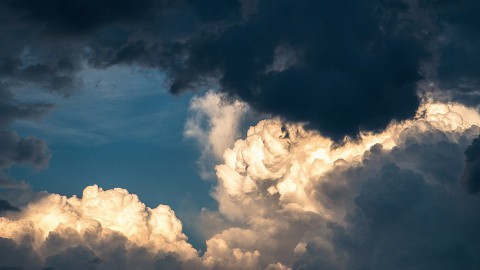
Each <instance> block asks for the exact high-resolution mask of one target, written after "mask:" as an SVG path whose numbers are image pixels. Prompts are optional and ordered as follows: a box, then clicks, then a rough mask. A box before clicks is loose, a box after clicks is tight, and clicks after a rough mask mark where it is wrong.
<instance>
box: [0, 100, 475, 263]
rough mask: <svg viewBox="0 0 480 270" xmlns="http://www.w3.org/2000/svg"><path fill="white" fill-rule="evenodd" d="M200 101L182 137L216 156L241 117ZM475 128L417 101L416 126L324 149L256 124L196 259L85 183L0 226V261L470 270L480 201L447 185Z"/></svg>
mask: <svg viewBox="0 0 480 270" xmlns="http://www.w3.org/2000/svg"><path fill="white" fill-rule="evenodd" d="M206 97H208V98H206ZM206 97H204V98H200V99H199V100H197V101H195V102H197V103H195V102H194V103H192V107H195V108H199V111H198V113H200V115H199V116H198V117H200V118H199V119H200V122H201V121H211V122H208V123H209V125H208V126H207V128H204V127H199V128H198V129H196V128H195V127H194V124H190V125H193V126H190V128H187V130H190V131H191V132H192V133H191V134H192V136H194V137H195V138H201V140H203V141H204V142H205V143H206V144H208V145H209V148H206V149H208V150H205V151H207V153H208V154H211V155H214V156H215V155H218V154H219V153H220V150H219V149H221V148H225V147H228V144H229V142H226V141H225V140H224V136H235V135H234V134H236V133H235V129H227V130H226V131H223V130H221V126H222V125H223V123H225V121H226V122H228V121H231V122H229V123H238V117H240V114H238V113H236V112H235V109H234V107H231V106H232V105H220V107H222V106H223V107H222V108H223V109H218V108H219V107H218V106H219V103H218V102H221V98H219V97H218V96H216V95H215V94H208V95H207V96H206ZM193 104H196V105H193ZM212 104H213V105H212ZM209 105H212V106H211V107H210V106H209ZM224 106H230V107H229V109H225V107H224ZM242 108H243V107H242ZM209 109H211V111H209V112H208V113H207V112H206V111H208V110H209ZM222 110H223V111H226V112H228V113H221V112H220V111H222ZM212 119H216V120H215V121H213V120H212ZM226 119H227V120H226ZM192 121H194V120H192ZM194 122H196V123H198V121H194ZM479 124H480V115H479V114H478V112H477V111H475V110H472V109H468V108H466V107H463V106H461V105H459V104H454V103H449V104H440V103H432V102H427V103H425V104H423V105H422V106H421V108H420V110H419V112H418V114H417V117H416V118H415V119H412V120H408V121H405V122H401V123H392V124H391V125H390V126H388V128H387V129H386V130H385V131H383V132H380V133H375V134H374V133H365V134H361V135H360V138H361V139H360V140H357V141H354V140H350V139H347V140H346V141H345V143H344V144H343V145H335V144H334V142H332V141H331V140H330V139H328V138H325V137H323V136H321V134H319V133H317V132H314V131H307V130H305V129H304V128H303V126H302V125H301V124H284V123H282V122H281V121H280V120H278V119H270V120H264V121H261V122H260V123H258V124H257V125H256V126H253V127H251V128H250V129H249V131H248V134H247V136H246V138H245V139H242V140H237V141H236V142H235V143H234V144H233V146H232V147H231V148H229V149H227V150H225V151H224V153H223V163H222V164H220V165H218V166H217V167H216V173H217V178H218V184H217V186H216V187H215V190H214V191H213V196H214V197H215V198H216V199H217V201H218V205H219V209H218V213H215V212H212V211H205V212H206V213H207V214H209V215H210V216H212V217H214V218H210V219H205V220H207V221H208V220H211V221H212V220H214V221H215V222H220V221H221V222H220V223H221V224H220V225H219V224H208V223H206V224H205V223H202V226H209V227H210V230H208V231H209V234H210V235H212V236H211V237H210V238H209V239H208V240H207V241H206V244H207V250H206V251H205V253H204V254H203V255H200V254H199V252H198V251H197V250H195V249H194V248H193V247H192V246H191V245H190V244H189V243H188V239H187V238H186V236H185V235H184V234H183V232H182V224H181V222H180V221H179V220H178V219H177V218H176V217H175V214H174V213H173V211H172V210H171V209H170V208H169V207H168V206H165V205H160V206H158V207H157V208H154V209H151V208H148V207H146V206H145V205H144V204H143V203H141V202H140V201H139V200H138V198H137V196H136V195H133V194H129V193H128V192H127V191H126V190H124V189H113V190H106V191H104V190H102V189H100V188H98V187H97V186H91V187H87V188H86V189H85V191H84V194H83V196H82V198H77V197H75V196H74V197H71V198H67V197H65V196H60V195H56V194H47V195H45V194H44V195H42V196H40V197H35V198H36V199H32V201H31V202H30V203H29V204H28V205H27V206H25V207H23V208H22V211H21V212H19V213H10V214H9V215H8V216H6V217H2V218H0V236H1V237H4V239H3V240H1V238H0V240H1V241H0V251H2V250H5V252H7V250H8V252H10V253H8V254H12V255H11V256H13V257H15V255H14V253H21V255H17V256H16V257H15V258H17V260H16V261H15V260H13V261H12V257H11V256H10V255H9V256H8V257H2V258H1V259H0V265H2V266H3V265H6V266H14V264H15V263H18V262H21V263H22V264H23V265H24V266H25V267H27V268H29V267H33V268H34V266H38V265H39V264H41V265H44V266H53V265H55V266H58V267H61V266H62V265H66V264H68V263H71V264H70V265H72V267H71V268H72V269H73V268H74V267H73V266H75V267H77V268H80V269H82V267H86V266H88V267H90V268H97V269H112V268H119V267H120V266H122V267H124V269H155V268H158V267H160V269H232V270H236V269H268V270H272V269H279V270H280V269H281V270H287V269H323V268H327V269H352V267H358V268H360V269H362V267H363V268H364V269H372V270H374V269H405V268H409V269H478V267H479V266H480V261H478V259H476V257H477V256H476V254H478V252H480V244H479V243H478V241H475V239H479V237H480V232H479V231H478V226H480V211H478V210H477V209H478V203H480V198H479V197H478V196H471V195H469V194H466V192H465V191H464V190H462V188H461V186H460V185H459V183H458V179H459V177H460V176H461V174H462V171H463V167H464V165H465V164H464V161H463V158H464V155H463V151H464V149H465V148H466V147H467V145H469V144H470V142H471V140H472V139H473V138H475V137H477V136H478V133H479V132H480V128H479V127H478V125H479ZM187 126H188V125H187ZM228 127H231V125H229V126H228ZM217 139H218V141H216V140H217ZM199 140H200V139H199ZM214 145H215V147H214ZM217 147H218V148H217ZM208 151H210V152H208ZM217 158H218V156H217ZM222 219H223V220H222ZM212 222H213V221H212ZM12 252H13V253H12ZM37 268H38V267H37Z"/></svg>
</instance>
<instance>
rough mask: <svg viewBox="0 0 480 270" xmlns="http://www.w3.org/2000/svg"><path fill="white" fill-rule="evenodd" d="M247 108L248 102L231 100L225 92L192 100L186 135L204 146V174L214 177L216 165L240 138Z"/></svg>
mask: <svg viewBox="0 0 480 270" xmlns="http://www.w3.org/2000/svg"><path fill="white" fill-rule="evenodd" d="M247 109H248V107H247V105H246V104H245V103H243V102H240V101H237V100H235V101H229V100H228V99H227V98H226V96H225V95H222V94H220V93H214V92H207V93H206V94H205V95H204V96H200V97H198V96H195V97H193V98H192V100H191V101H190V108H189V110H190V112H191V116H190V117H189V118H188V119H187V121H186V123H185V130H184V136H185V137H186V138H190V139H194V140H195V141H196V142H197V144H198V145H199V147H200V148H201V149H202V153H201V156H200V159H199V161H198V164H199V167H200V174H201V176H202V178H211V171H212V170H213V165H214V164H216V163H217V162H219V161H220V160H221V158H222V155H223V152H224V151H225V150H226V149H227V148H229V147H232V146H233V143H234V142H235V141H236V140H237V139H239V138H240V125H241V121H242V119H243V117H244V115H245V114H246V112H247ZM212 164H213V165H212Z"/></svg>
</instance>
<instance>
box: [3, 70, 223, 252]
mask: <svg viewBox="0 0 480 270" xmlns="http://www.w3.org/2000/svg"><path fill="white" fill-rule="evenodd" d="M80 76H81V78H82V87H81V89H79V90H78V92H77V93H75V94H74V95H73V96H71V97H69V98H59V97H58V96H57V95H53V94H48V93H47V94H43V95H35V96H34V99H32V97H30V95H29V91H30V90H29V89H26V88H25V89H20V90H19V91H18V94H17V97H18V99H20V100H28V101H54V102H55V108H54V109H53V110H52V111H51V112H50V113H49V114H48V115H47V116H46V117H45V118H43V119H41V120H40V121H35V122H32V121H17V122H16V123H15V124H14V126H13V127H14V129H15V130H16V131H17V132H18V133H19V134H20V135H22V136H30V135H34V136H38V137H40V138H42V139H44V140H45V141H46V142H47V143H48V145H49V148H50V149H51V151H52V158H51V160H50V163H49V166H48V168H43V169H33V168H31V167H28V166H21V165H19V166H14V167H13V168H11V169H10V170H9V171H8V172H9V174H10V175H11V176H12V177H13V178H14V179H24V180H27V182H28V183H29V184H30V185H31V186H32V187H33V189H34V190H37V191H41V190H48V191H49V192H54V193H58V194H64V195H68V196H71V195H73V194H76V195H77V196H80V195H81V193H82V191H83V189H84V188H85V187H86V186H88V185H93V184H97V185H99V186H100V187H102V188H104V189H110V188H115V187H122V188H125V189H127V190H129V191H130V192H132V193H134V194H137V195H138V196H139V197H140V199H141V200H142V201H143V202H144V203H145V204H147V205H148V206H150V207H156V206H157V205H158V204H166V205H169V206H171V207H172V209H173V210H175V211H176V214H177V215H178V216H179V217H187V216H191V215H196V214H198V213H199V212H200V210H201V208H202V207H209V208H215V201H214V200H213V199H212V198H211V196H210V194H209V191H210V188H211V186H212V185H213V182H211V181H205V180H202V179H200V177H199V175H198V167H197V165H196V160H197V159H198V158H199V155H200V152H199V150H198V148H197V147H196V145H195V143H194V142H192V141H191V140H188V139H185V138H184V136H183V130H184V123H185V120H186V118H187V117H188V107H189V101H190V99H191V97H192V96H193V95H194V94H192V93H185V94H183V95H180V96H173V95H171V94H170V93H168V91H167V90H166V89H165V86H164V76H163V75H162V73H160V72H158V71H155V70H150V69H142V68H130V67H121V66H120V67H112V68H109V69H104V70H96V69H86V70H84V71H82V74H80ZM189 225H190V223H189V224H185V229H186V233H187V234H189V235H190V237H191V238H192V240H193V241H195V240H198V241H197V244H199V245H204V243H203V241H202V240H199V239H198V238H199V237H200V236H198V235H195V233H194V231H193V230H192V229H191V228H189V227H190V226H189ZM192 225H193V224H192Z"/></svg>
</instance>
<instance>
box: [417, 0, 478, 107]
mask: <svg viewBox="0 0 480 270" xmlns="http://www.w3.org/2000/svg"><path fill="white" fill-rule="evenodd" d="M425 6H426V7H427V8H433V10H435V14H436V18H435V20H436V23H437V25H438V28H439V29H438V31H439V35H438V37H437V40H436V43H437V46H438V49H439V57H440V61H439V64H438V67H437V71H438V74H437V75H438V79H439V81H440V84H441V86H442V87H443V88H445V89H447V90H451V89H454V98H456V99H459V100H461V101H463V102H465V103H467V104H478V102H479V101H480V98H479V93H478V91H479V90H480V80H479V76H480V69H479V68H478V66H479V64H480V48H479V47H478V46H477V44H479V42H480V32H479V31H478V29H479V28H480V17H479V16H478V14H479V13H480V5H479V4H478V1H475V0H460V1H448V0H438V1H426V4H425ZM472 95H473V97H472Z"/></svg>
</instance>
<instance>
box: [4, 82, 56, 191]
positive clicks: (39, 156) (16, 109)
mask: <svg viewBox="0 0 480 270" xmlns="http://www.w3.org/2000/svg"><path fill="white" fill-rule="evenodd" d="M52 107H53V106H52V104H48V103H38V102H19V101H17V100H16V99H15V97H14V96H13V94H12V93H11V91H10V89H9V87H8V86H6V85H2V83H1V82H0V188H14V187H20V188H22V186H24V185H25V184H24V183H18V182H15V181H13V180H11V179H9V178H8V177H7V176H6V175H5V173H4V170H5V169H7V168H10V167H11V166H13V165H15V164H24V165H31V166H34V167H36V168H45V167H46V166H48V162H49V160H50V157H51V153H50V150H49V149H48V146H47V144H46V143H45V142H44V141H42V140H40V139H39V138H37V137H34V136H29V137H21V136H20V135H18V134H17V133H16V132H15V131H13V130H10V128H9V126H10V124H12V123H13V122H15V121H16V120H19V119H25V120H30V121H31V120H37V119H39V118H41V117H42V116H43V115H45V114H46V113H47V112H48V111H49V110H50V109H51V108H52Z"/></svg>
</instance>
